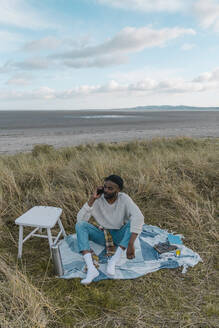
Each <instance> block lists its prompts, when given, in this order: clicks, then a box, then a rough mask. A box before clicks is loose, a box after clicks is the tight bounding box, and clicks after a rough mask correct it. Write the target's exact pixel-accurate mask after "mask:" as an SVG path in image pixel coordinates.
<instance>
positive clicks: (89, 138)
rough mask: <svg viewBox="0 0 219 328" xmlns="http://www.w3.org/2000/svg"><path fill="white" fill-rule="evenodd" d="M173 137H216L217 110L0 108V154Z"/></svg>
mask: <svg viewBox="0 0 219 328" xmlns="http://www.w3.org/2000/svg"><path fill="white" fill-rule="evenodd" d="M175 136H188V137H197V138H201V137H219V111H156V112H150V111H128V110H126V111H125V110H113V111H85V110H83V111H41V112H39V111H34V112H31V111H28V112H25V111H19V112H15V111H13V112H12V111H10V112H9V111H8V112H6V111H2V112H1V111H0V154H15V153H18V152H28V151H31V150H32V149H33V147H34V146H35V145H37V144H43V143H46V144H49V145H53V146H54V147H55V148H60V147H67V146H74V145H79V144H84V143H98V142H119V141H130V140H141V139H148V138H154V137H175Z"/></svg>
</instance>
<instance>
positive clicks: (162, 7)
mask: <svg viewBox="0 0 219 328" xmlns="http://www.w3.org/2000/svg"><path fill="white" fill-rule="evenodd" d="M97 2H98V3H100V4H103V5H108V6H112V7H116V8H121V9H126V10H138V11H145V12H156V11H167V12H175V11H179V10H182V9H183V8H184V7H185V5H186V2H187V1H186V0H184V1H182V0H97Z"/></svg>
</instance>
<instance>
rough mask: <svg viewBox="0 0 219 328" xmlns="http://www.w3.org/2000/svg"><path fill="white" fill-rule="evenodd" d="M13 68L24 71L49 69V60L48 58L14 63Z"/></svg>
mask: <svg viewBox="0 0 219 328" xmlns="http://www.w3.org/2000/svg"><path fill="white" fill-rule="evenodd" d="M12 67H14V68H16V69H22V70H42V69H43V70H44V69H48V68H49V60H48V59H46V58H31V59H26V60H24V61H22V62H16V63H13V64H12Z"/></svg>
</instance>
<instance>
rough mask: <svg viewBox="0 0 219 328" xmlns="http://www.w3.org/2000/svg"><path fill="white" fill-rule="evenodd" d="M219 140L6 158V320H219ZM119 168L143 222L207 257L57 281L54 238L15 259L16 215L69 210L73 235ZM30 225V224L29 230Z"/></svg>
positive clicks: (2, 273) (0, 318) (2, 282)
mask: <svg viewBox="0 0 219 328" xmlns="http://www.w3.org/2000/svg"><path fill="white" fill-rule="evenodd" d="M218 158H219V148H218V139H192V138H183V137H181V138H167V139H165V138H157V139H153V140H145V141H133V142H121V143H99V144H96V145H95V144H89V145H80V146H77V147H68V148H62V149H59V150H55V149H53V147H51V146H49V145H37V146H35V147H34V149H33V151H32V153H26V154H17V155H14V156H1V157H0V256H1V257H0V288H1V290H0V292H1V293H0V294H1V296H0V303H1V305H0V326H1V327H5V328H6V327H12V328H13V327H60V328H61V327H62V328H63V327H64V328H65V327H66V328H68V327H69V328H70V327H78V328H81V327H101V328H102V327H106V328H119V327H136V328H143V327H150V328H151V327H159V328H161V327H163V328H169V327H171V328H172V327H173V328H174V327H196V328H210V327H211V328H215V327H218V326H219V304H218V299H219V297H218V296H219V295H218V294H219V291H218V286H219V277H218V274H217V273H218V269H219V256H218V240H219V223H218V206H219V202H218V196H219V195H218V190H219V188H218V186H219V172H218V171H219V170H218V168H219V165H218ZM112 173H113V174H118V175H121V176H122V177H123V179H124V181H125V189H124V192H127V193H128V194H129V195H130V196H131V197H132V198H133V200H134V201H135V202H136V203H137V204H138V206H139V207H140V208H141V210H142V212H143V214H144V216H145V222H146V223H148V224H152V225H156V226H159V227H160V228H162V229H168V230H169V231H170V232H171V231H172V232H176V233H181V234H183V235H184V236H185V240H184V243H185V245H186V246H188V247H190V248H191V249H193V250H194V251H196V252H198V253H199V254H200V256H201V257H202V259H203V263H199V264H198V265H197V266H195V267H194V268H190V269H189V270H188V272H187V273H186V274H185V275H182V273H181V268H178V269H174V270H160V271H158V272H154V273H151V274H148V275H146V276H144V277H141V278H138V279H135V280H127V281H124V280H116V281H113V280H107V281H100V282H98V283H93V284H91V285H90V286H88V287H85V286H82V285H81V284H80V281H79V279H72V280H68V281H67V280H61V279H56V278H55V277H54V274H53V267H52V263H51V259H50V254H49V248H48V245H47V241H46V240H39V239H37V238H33V239H31V240H29V241H27V243H25V244H24V249H23V257H22V262H21V263H20V262H19V263H18V262H17V244H18V228H17V226H15V224H14V220H15V219H16V218H17V217H18V216H20V215H21V214H22V213H23V212H24V211H26V210H28V209H30V208H31V207H33V206H36V205H48V206H57V207H61V208H62V209H63V215H62V222H63V224H64V227H65V229H66V231H67V233H73V232H74V231H75V223H76V215H77V212H78V210H79V209H80V208H81V206H82V205H83V204H84V202H86V200H87V198H88V196H89V194H90V193H91V192H92V190H93V189H94V188H95V187H96V186H99V185H100V184H102V182H103V179H104V177H106V176H108V175H109V174H112ZM27 230H28V229H27Z"/></svg>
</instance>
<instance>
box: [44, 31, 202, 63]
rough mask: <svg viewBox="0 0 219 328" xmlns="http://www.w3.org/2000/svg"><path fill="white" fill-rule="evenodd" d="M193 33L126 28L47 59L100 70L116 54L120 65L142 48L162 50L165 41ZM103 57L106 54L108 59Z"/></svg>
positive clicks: (192, 33)
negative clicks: (112, 35)
mask: <svg viewBox="0 0 219 328" xmlns="http://www.w3.org/2000/svg"><path fill="white" fill-rule="evenodd" d="M195 34H196V32H195V31H194V30H193V29H184V28H178V27H175V28H164V29H160V30H155V29H152V28H149V27H142V28H134V27H126V28H124V29H122V30H121V31H120V32H119V33H117V34H116V35H115V36H114V37H113V38H111V39H109V40H107V41H105V42H103V43H102V44H100V45H96V46H88V47H83V48H80V49H73V50H71V51H66V52H63V53H57V54H54V55H51V56H50V58H53V59H59V60H63V59H68V60H70V61H65V64H67V65H68V66H72V67H80V66H81V67H91V66H99V67H101V66H107V65H112V64H114V63H116V62H115V61H116V59H115V55H117V56H118V55H120V56H123V57H118V60H117V63H121V62H123V61H125V60H126V58H125V57H124V55H126V54H128V53H134V52H138V51H142V50H143V49H145V48H152V47H159V46H160V47H161V46H164V45H165V44H166V43H167V42H168V41H170V40H173V39H176V38H178V37H181V36H183V35H195ZM105 54H107V56H106V55H105ZM83 58H88V60H83ZM79 59H80V60H79ZM76 60H77V61H76Z"/></svg>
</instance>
